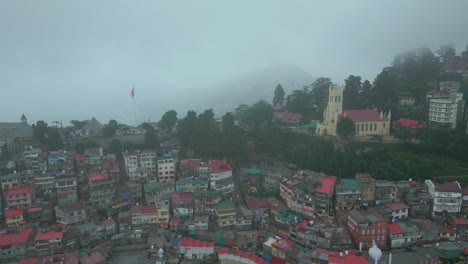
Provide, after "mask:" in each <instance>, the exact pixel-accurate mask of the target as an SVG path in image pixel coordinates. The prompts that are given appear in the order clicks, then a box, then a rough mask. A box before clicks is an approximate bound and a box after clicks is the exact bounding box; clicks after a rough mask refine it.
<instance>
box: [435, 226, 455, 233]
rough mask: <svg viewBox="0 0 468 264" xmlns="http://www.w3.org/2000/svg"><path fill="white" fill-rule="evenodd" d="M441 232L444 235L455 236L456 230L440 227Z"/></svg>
mask: <svg viewBox="0 0 468 264" xmlns="http://www.w3.org/2000/svg"><path fill="white" fill-rule="evenodd" d="M438 227H439V232H440V233H442V234H455V230H453V228H452V227H451V226H438Z"/></svg>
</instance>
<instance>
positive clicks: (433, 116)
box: [427, 90, 464, 128]
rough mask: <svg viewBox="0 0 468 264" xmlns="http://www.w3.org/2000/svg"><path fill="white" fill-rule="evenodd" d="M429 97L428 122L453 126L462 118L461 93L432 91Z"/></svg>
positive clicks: (434, 124)
mask: <svg viewBox="0 0 468 264" xmlns="http://www.w3.org/2000/svg"><path fill="white" fill-rule="evenodd" d="M427 98H428V99H429V124H430V125H432V126H437V127H443V128H455V127H456V126H457V122H458V120H460V119H461V118H463V111H464V101H463V93H459V92H452V91H450V90H447V91H440V92H433V93H430V94H428V95H427Z"/></svg>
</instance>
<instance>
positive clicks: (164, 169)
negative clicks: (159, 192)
mask: <svg viewBox="0 0 468 264" xmlns="http://www.w3.org/2000/svg"><path fill="white" fill-rule="evenodd" d="M157 162H158V165H157V166H158V180H159V182H162V183H164V182H175V177H176V173H175V172H176V164H177V152H176V151H172V152H169V153H165V154H163V155H161V156H158V157H157Z"/></svg>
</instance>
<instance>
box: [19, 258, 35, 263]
mask: <svg viewBox="0 0 468 264" xmlns="http://www.w3.org/2000/svg"><path fill="white" fill-rule="evenodd" d="M19 264H37V257H32V258H25V259H22V260H20V262H19Z"/></svg>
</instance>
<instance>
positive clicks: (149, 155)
mask: <svg viewBox="0 0 468 264" xmlns="http://www.w3.org/2000/svg"><path fill="white" fill-rule="evenodd" d="M123 156H124V159H125V169H126V170H127V175H128V177H129V178H130V180H131V181H143V182H144V181H147V180H148V178H151V176H153V175H155V174H156V171H157V167H156V151H154V150H143V151H139V150H138V151H135V152H131V153H130V152H124V155H123Z"/></svg>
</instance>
